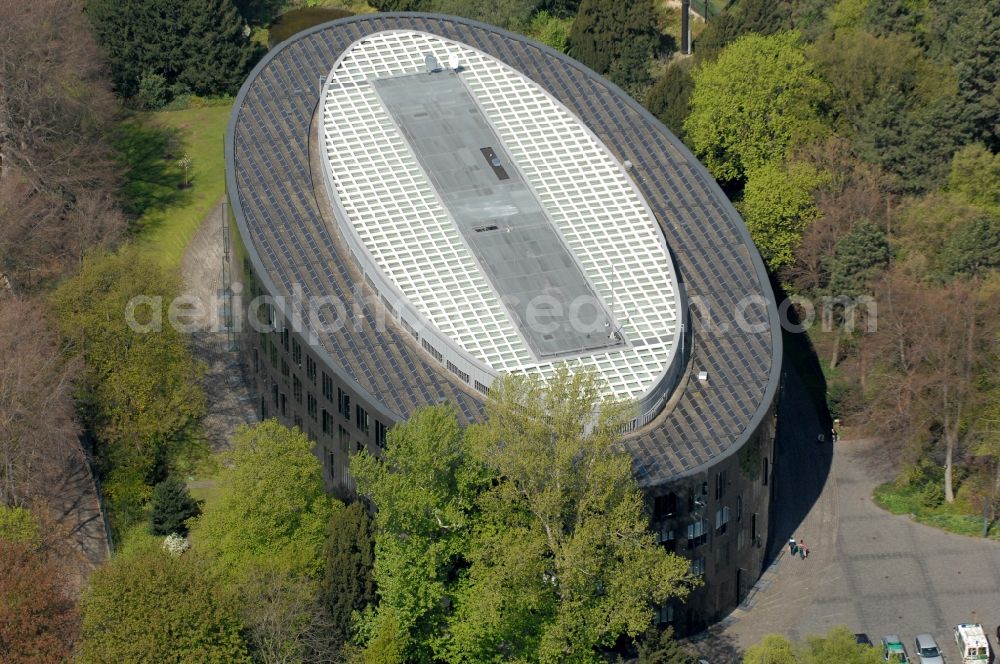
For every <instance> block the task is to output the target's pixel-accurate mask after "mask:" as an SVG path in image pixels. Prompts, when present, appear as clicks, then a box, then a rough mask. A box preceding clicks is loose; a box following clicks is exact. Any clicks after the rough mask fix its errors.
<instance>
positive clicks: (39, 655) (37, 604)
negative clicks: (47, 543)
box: [0, 537, 79, 664]
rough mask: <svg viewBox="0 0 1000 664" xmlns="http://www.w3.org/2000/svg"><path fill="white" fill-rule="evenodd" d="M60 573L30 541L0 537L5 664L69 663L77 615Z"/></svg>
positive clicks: (0, 642) (0, 640)
mask: <svg viewBox="0 0 1000 664" xmlns="http://www.w3.org/2000/svg"><path fill="white" fill-rule="evenodd" d="M69 587H70V583H69V579H67V576H66V574H65V573H64V571H63V570H62V569H61V568H60V567H59V566H58V565H56V564H55V562H54V561H53V560H52V559H50V558H49V556H48V555H47V553H46V552H45V551H43V550H41V549H39V548H38V547H37V546H36V545H35V544H34V543H32V542H29V541H14V540H11V539H6V538H4V537H0V656H2V657H3V661H4V662H7V663H8V664H48V663H49V662H51V663H52V664H55V663H56V662H65V661H68V660H69V659H70V658H72V656H73V652H74V649H73V646H74V642H75V641H76V637H77V633H78V631H79V615H78V614H77V610H76V606H75V605H74V602H73V598H72V596H71V595H70V593H69V591H68V588H69Z"/></svg>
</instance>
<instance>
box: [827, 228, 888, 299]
mask: <svg viewBox="0 0 1000 664" xmlns="http://www.w3.org/2000/svg"><path fill="white" fill-rule="evenodd" d="M890 256H891V252H890V250H889V242H888V240H886V237H885V231H883V230H882V228H880V227H879V226H878V225H877V224H874V223H872V222H870V221H868V220H866V219H862V220H860V221H858V222H857V223H855V224H854V226H853V227H852V228H851V232H850V233H848V234H847V235H844V236H843V237H841V238H840V239H839V240H838V241H837V245H836V248H835V249H834V254H833V257H832V258H831V260H830V287H829V290H830V293H831V294H832V295H834V296H839V295H849V296H851V297H854V296H857V295H861V294H863V293H865V292H868V290H869V284H870V282H871V280H872V277H873V276H875V271H876V270H878V269H879V268H882V267H885V266H886V265H887V264H888V263H889V258H890Z"/></svg>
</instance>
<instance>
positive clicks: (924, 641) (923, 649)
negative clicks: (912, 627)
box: [914, 634, 944, 664]
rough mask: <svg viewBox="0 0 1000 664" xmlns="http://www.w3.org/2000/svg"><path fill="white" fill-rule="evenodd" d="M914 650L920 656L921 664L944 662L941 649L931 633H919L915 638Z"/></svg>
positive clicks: (940, 663) (941, 663)
mask: <svg viewBox="0 0 1000 664" xmlns="http://www.w3.org/2000/svg"><path fill="white" fill-rule="evenodd" d="M914 650H915V651H916V653H917V657H919V658H920V664H944V657H942V656H941V649H940V648H938V644H937V641H935V640H934V637H933V636H931V635H930V634H917V638H916V639H915V640H914Z"/></svg>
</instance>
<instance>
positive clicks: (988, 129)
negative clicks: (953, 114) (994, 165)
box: [947, 0, 1000, 153]
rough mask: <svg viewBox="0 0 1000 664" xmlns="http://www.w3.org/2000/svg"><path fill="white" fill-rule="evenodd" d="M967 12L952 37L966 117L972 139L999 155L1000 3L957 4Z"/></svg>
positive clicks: (998, 0)
mask: <svg viewBox="0 0 1000 664" xmlns="http://www.w3.org/2000/svg"><path fill="white" fill-rule="evenodd" d="M958 4H959V5H960V6H961V7H963V8H964V11H963V13H962V15H961V16H960V18H959V19H958V24H957V25H955V26H954V28H953V30H952V32H951V34H950V35H949V39H948V42H949V43H950V50H949V52H948V54H947V55H948V57H949V58H950V59H951V61H952V62H954V63H955V71H956V73H957V74H958V90H959V96H960V97H961V98H962V102H963V109H962V111H963V117H964V118H965V119H966V120H967V121H968V123H969V124H970V125H971V130H972V132H973V137H974V138H975V139H976V140H979V141H982V142H983V143H985V144H986V145H987V146H988V147H989V148H990V149H991V150H992V151H993V152H994V153H997V152H1000V0H985V2H977V3H968V4H964V3H958Z"/></svg>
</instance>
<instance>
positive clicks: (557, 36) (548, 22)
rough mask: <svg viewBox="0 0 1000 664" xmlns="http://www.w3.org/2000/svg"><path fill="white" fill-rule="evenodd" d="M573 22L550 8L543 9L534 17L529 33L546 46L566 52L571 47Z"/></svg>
mask: <svg viewBox="0 0 1000 664" xmlns="http://www.w3.org/2000/svg"><path fill="white" fill-rule="evenodd" d="M572 23H573V20H572V19H570V18H560V17H559V16H556V15H555V14H551V13H549V12H548V10H542V11H540V12H538V13H536V14H535V15H534V16H533V17H532V19H531V25H530V26H529V27H528V34H529V35H531V36H532V37H534V38H535V39H537V40H538V41H540V42H542V43H543V44H545V45H546V46H551V47H552V48H554V49H555V50H557V51H559V52H560V53H565V52H566V49H567V48H568V47H569V46H568V45H569V29H570V25H572Z"/></svg>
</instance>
